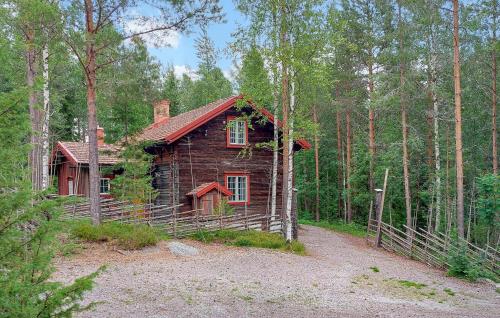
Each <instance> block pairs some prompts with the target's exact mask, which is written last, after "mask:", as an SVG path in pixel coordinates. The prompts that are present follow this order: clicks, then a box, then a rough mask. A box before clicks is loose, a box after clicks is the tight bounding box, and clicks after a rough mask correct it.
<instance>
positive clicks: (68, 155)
mask: <svg viewBox="0 0 500 318" xmlns="http://www.w3.org/2000/svg"><path fill="white" fill-rule="evenodd" d="M97 140H98V149H99V167H100V170H101V171H102V172H103V173H102V176H101V178H100V181H99V186H100V193H101V196H102V197H110V194H109V193H110V180H111V179H113V178H114V173H113V172H112V167H113V165H115V164H116V163H118V152H119V149H118V148H117V147H116V146H114V145H108V144H105V143H104V130H103V129H102V128H98V130H97ZM50 171H51V173H52V175H53V176H54V177H55V178H56V180H57V193H58V194H59V195H80V196H86V197H88V196H89V185H90V183H89V144H88V143H86V142H73V141H59V142H58V143H57V144H56V145H55V146H54V149H53V151H52V156H51V160H50Z"/></svg>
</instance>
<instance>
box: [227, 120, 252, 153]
mask: <svg viewBox="0 0 500 318" xmlns="http://www.w3.org/2000/svg"><path fill="white" fill-rule="evenodd" d="M237 118H238V117H237V116H227V117H226V146H227V148H245V147H246V146H248V123H247V121H246V120H245V144H243V145H237V144H232V143H230V142H229V131H230V128H229V122H231V121H233V120H235V119H237Z"/></svg>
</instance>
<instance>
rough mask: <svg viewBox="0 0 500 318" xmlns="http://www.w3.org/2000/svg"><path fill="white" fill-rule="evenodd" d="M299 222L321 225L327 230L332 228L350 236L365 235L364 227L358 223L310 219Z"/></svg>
mask: <svg viewBox="0 0 500 318" xmlns="http://www.w3.org/2000/svg"><path fill="white" fill-rule="evenodd" d="M299 223H300V224H305V225H314V226H318V227H322V228H325V229H328V230H332V231H335V232H342V233H347V234H350V235H352V236H357V237H365V235H366V228H365V227H364V226H362V225H360V224H356V223H344V222H341V221H333V222H327V221H319V222H316V221H311V220H299Z"/></svg>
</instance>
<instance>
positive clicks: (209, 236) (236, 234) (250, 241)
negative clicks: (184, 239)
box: [191, 230, 305, 255]
mask: <svg viewBox="0 0 500 318" xmlns="http://www.w3.org/2000/svg"><path fill="white" fill-rule="evenodd" d="M191 237H192V238H193V239H195V240H197V241H201V242H205V243H213V242H214V243H223V244H226V245H232V246H248V247H260V248H269V249H276V250H282V251H289V252H292V253H295V254H299V255H304V254H305V247H304V244H302V243H300V242H299V241H292V242H291V243H290V244H288V243H287V242H286V240H285V239H284V238H283V237H282V236H281V235H279V234H277V233H269V232H263V231H252V230H249V231H233V230H219V231H214V232H206V231H199V232H197V233H195V234H193V235H192V236H191Z"/></svg>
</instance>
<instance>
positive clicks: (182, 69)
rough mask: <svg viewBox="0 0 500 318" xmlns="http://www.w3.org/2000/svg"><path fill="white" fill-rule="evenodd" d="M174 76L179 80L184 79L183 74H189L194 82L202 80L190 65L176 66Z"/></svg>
mask: <svg viewBox="0 0 500 318" xmlns="http://www.w3.org/2000/svg"><path fill="white" fill-rule="evenodd" d="M174 74H175V77H177V78H178V79H181V78H182V75H183V74H187V76H189V77H191V79H192V80H197V79H199V78H200V76H199V75H198V74H196V72H195V71H193V70H192V69H191V68H190V67H189V66H188V65H174Z"/></svg>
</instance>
